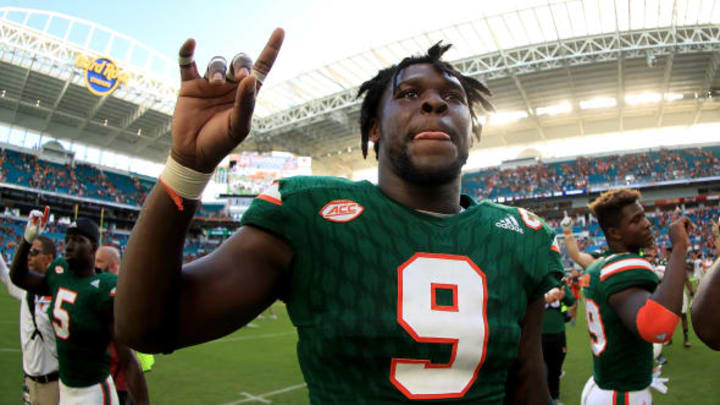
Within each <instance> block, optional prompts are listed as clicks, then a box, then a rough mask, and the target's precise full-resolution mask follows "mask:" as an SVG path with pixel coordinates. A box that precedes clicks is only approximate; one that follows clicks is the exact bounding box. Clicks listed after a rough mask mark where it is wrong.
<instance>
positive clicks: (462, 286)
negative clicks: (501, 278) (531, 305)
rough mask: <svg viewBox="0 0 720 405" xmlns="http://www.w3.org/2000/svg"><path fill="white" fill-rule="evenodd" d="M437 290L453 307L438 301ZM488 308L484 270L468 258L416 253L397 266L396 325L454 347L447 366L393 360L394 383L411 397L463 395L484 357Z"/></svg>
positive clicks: (424, 339)
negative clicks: (449, 297) (445, 293)
mask: <svg viewBox="0 0 720 405" xmlns="http://www.w3.org/2000/svg"><path fill="white" fill-rule="evenodd" d="M438 289H446V290H450V291H451V292H452V296H453V299H452V304H451V305H439V304H438V303H437V302H436V291H437V290H438ZM486 308H487V288H486V280H485V274H484V273H483V272H482V271H481V270H480V268H478V267H477V265H475V263H473V262H472V260H470V258H468V257H466V256H456V255H444V254H431V253H416V254H415V255H414V256H413V257H412V258H410V259H409V260H408V261H407V262H405V263H404V264H403V265H401V266H400V267H398V323H399V324H400V325H401V326H402V327H403V328H404V329H405V330H406V331H407V332H408V333H409V334H410V336H412V337H413V339H415V340H416V341H418V342H423V343H443V344H452V345H453V347H452V355H451V357H450V361H449V362H448V363H447V364H432V363H430V361H429V360H423V359H400V358H393V359H392V363H391V366H390V381H391V382H392V384H393V385H394V386H395V387H396V388H397V389H398V390H400V391H401V392H402V393H403V394H405V396H406V397H408V398H410V399H440V398H460V397H462V396H464V395H465V393H466V392H467V390H468V389H470V387H471V386H472V384H473V382H475V379H476V378H477V374H478V371H480V368H481V367H482V364H483V362H484V361H485V352H486V351H485V349H486V347H487V342H488V336H489V334H488V325H487V317H486Z"/></svg>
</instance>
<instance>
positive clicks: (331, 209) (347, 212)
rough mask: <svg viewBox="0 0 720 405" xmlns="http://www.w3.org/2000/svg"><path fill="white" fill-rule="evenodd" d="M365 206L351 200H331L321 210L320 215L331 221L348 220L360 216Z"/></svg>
mask: <svg viewBox="0 0 720 405" xmlns="http://www.w3.org/2000/svg"><path fill="white" fill-rule="evenodd" d="M363 211H365V208H364V207H363V206H362V205H360V204H358V203H356V202H355V201H351V200H333V201H330V202H329V203H327V204H326V205H325V206H324V207H323V208H322V209H321V210H320V216H321V217H323V218H325V219H327V220H328V221H332V222H349V221H352V220H353V219H355V218H357V217H359V216H360V214H362V213H363Z"/></svg>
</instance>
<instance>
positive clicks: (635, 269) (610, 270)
mask: <svg viewBox="0 0 720 405" xmlns="http://www.w3.org/2000/svg"><path fill="white" fill-rule="evenodd" d="M657 284H658V277H657V275H656V274H655V272H654V271H653V266H652V264H650V262H648V261H647V260H645V259H643V258H642V257H640V256H638V255H620V256H618V257H615V258H613V259H611V260H608V261H607V262H606V263H604V264H603V266H602V268H601V269H600V286H601V287H602V291H603V292H604V293H605V296H607V297H609V296H610V295H612V294H615V293H617V292H620V291H622V290H626V289H628V288H633V287H636V288H642V289H645V290H647V291H649V292H653V291H655V288H656V287H657Z"/></svg>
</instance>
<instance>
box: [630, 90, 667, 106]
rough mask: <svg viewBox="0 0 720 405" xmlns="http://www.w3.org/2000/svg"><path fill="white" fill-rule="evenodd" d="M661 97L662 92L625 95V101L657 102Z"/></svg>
mask: <svg viewBox="0 0 720 405" xmlns="http://www.w3.org/2000/svg"><path fill="white" fill-rule="evenodd" d="M662 99H663V97H662V94H660V93H656V92H649V93H638V94H626V95H625V103H626V104H629V105H638V104H650V103H659V102H660V100H662Z"/></svg>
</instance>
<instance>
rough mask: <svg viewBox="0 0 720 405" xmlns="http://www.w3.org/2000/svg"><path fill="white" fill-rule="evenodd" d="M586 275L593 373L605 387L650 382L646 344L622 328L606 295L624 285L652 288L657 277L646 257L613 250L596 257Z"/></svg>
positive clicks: (641, 385)
mask: <svg viewBox="0 0 720 405" xmlns="http://www.w3.org/2000/svg"><path fill="white" fill-rule="evenodd" d="M586 274H589V275H590V283H589V285H588V286H587V287H585V289H584V293H585V315H586V319H587V324H588V330H589V332H590V348H591V350H592V353H593V376H594V378H595V382H596V383H597V385H598V386H599V387H600V388H602V389H605V390H615V391H636V390H641V389H644V388H646V387H647V386H649V385H650V382H651V381H652V366H653V354H652V351H653V349H652V343H649V342H647V341H645V340H643V339H642V338H640V336H638V335H637V334H635V333H634V332H633V331H631V330H630V329H628V328H627V327H625V325H624V324H623V322H622V319H620V317H619V316H618V314H617V313H616V312H615V310H614V309H613V308H612V307H611V306H610V303H609V301H608V299H609V297H610V296H611V295H613V294H615V293H617V292H620V291H623V290H626V289H628V288H643V289H646V290H648V291H650V292H653V291H655V288H656V287H657V284H658V278H657V276H656V275H655V273H654V272H653V266H652V265H651V264H650V262H648V261H647V260H645V259H643V258H642V257H640V256H638V255H636V254H633V253H614V254H610V255H607V256H605V257H602V258H601V259H598V260H596V261H595V262H593V264H591V265H590V267H589V268H588V270H587V272H586Z"/></svg>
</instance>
